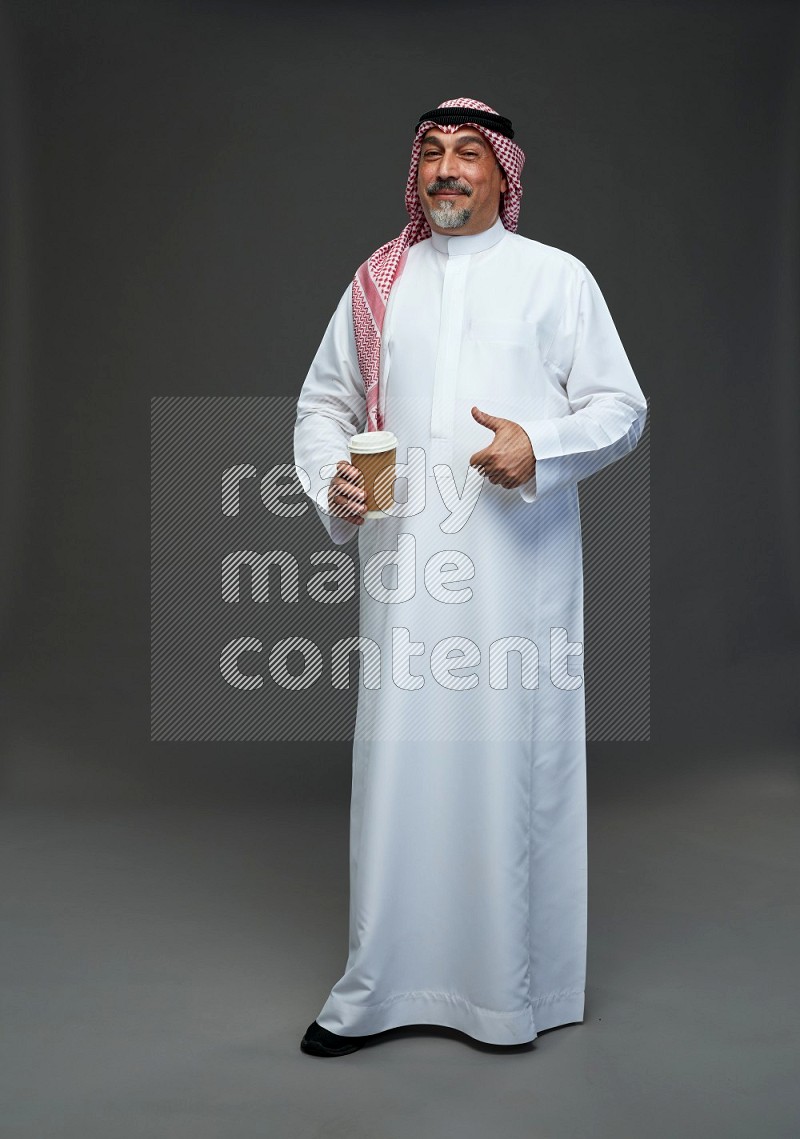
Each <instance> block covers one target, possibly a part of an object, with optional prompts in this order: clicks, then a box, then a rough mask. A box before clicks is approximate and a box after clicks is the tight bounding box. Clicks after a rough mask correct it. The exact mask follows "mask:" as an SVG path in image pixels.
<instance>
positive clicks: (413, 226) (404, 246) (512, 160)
mask: <svg viewBox="0 0 800 1139" xmlns="http://www.w3.org/2000/svg"><path fill="white" fill-rule="evenodd" d="M445 107H466V108H467V109H469V110H473V111H489V112H490V113H491V114H497V112H496V111H495V110H494V109H493V108H492V107H489V106H487V105H486V103H479V102H478V101H477V100H476V99H448V100H447V101H446V102H444V103H440V104H439V106H438V107H437V108H436V109H437V110H442V109H444V108H445ZM462 126H471V127H474V128H475V130H478V131H480V133H481V134H482V135H483V136H484V138H486V139H488V141H489V145H490V146H491V147H492V150H493V151H494V153H495V156H496V158H497V161H498V162H499V163H500V165H501V167H502V168H503V173H504V174H505V176H506V180H507V182H508V190H507V191H506V192H505V193H504V194H502V195H501V200H500V220H501V221H502V223H503V225H504V226H505V228H506V229H508V230H510V231H511V232H512V233H515V232H516V229H517V222H518V220H519V207H520V199H521V198H522V186H521V184H520V174H521V172H522V166H523V163H524V162H525V155H524V153H523V152H522V150H521V149H520V147H519V146H517V144H516V143H515V142H514V141H513V140H512V139H510V138H506V136H505V135H503V134H499V133H498V132H497V131H493V130H491V129H490V128H488V127H485V126H481V125H480V124H479V123H459V124H457V125H452V126H440V125H439V123H434V122H431V121H429V120H425V121H424V122H421V123H420V124H419V126H418V127H417V131H416V134H415V136H414V143H413V146H412V148H411V167H410V169H409V172H408V183H407V184H406V209H407V211H408V216H409V217H410V218H411V221H410V222H409V223H408V225H407V226H406V227H405V229H404V230H403V232H402V233H401V234H400V235H399V236H398V237H395V238H393V239H392V240H391V241H387V242H386V244H385V245H382V246H381V247H380V249H376V250H375V252H374V253H373V254H372V255H371V256H370V257H368V258H367V260H366V261H365V262H364V264H363V265H361V266H360V267H359V269H358V271H357V273H356V275H355V278H354V279H353V328H354V330H355V337H356V350H357V352H358V366H359V368H360V370H361V375H362V377H363V379H364V388H365V391H366V396H367V431H382V430H383V416H382V414H381V411H380V407H379V400H378V379H379V376H380V356H381V331H382V329H383V321H384V318H385V316H386V306H387V304H388V302H389V293H390V292H391V289H392V285H393V284H394V283H395V281H397V280H398V278H399V277H400V274H401V273H402V272H403V266H404V265H405V260H406V255H407V253H408V250H409V249H410V248H411V246H412V245H416V243H417V242H418V241H424V240H425V238H426V237H430V235H431V228H430V226H429V225H428V222H427V219H426V218H425V214H424V213H423V210H422V203H421V202H420V200H419V194H418V193H417V170H418V167H419V156H420V151H421V150H422V136H423V135H424V134H425V132H426V131H428V130H430V129H431V128H432V127H435V128H436V130H440V131H444V132H445V134H452V133H453V132H454V131H456V130H459V129H460V128H461V127H462Z"/></svg>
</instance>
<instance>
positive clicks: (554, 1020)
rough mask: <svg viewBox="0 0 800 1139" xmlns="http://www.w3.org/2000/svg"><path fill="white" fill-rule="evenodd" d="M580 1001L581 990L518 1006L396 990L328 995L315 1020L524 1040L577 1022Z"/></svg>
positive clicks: (340, 1027) (335, 1026)
mask: <svg viewBox="0 0 800 1139" xmlns="http://www.w3.org/2000/svg"><path fill="white" fill-rule="evenodd" d="M584 1006H585V991H584V990H580V991H575V992H560V993H552V994H550V995H548V996H544V997H540V998H538V999H537V1000H535V1001H534V1002H533V1003H532V1005H531V1006H530V1007H528V1008H527V1009H521V1010H520V1011H518V1012H498V1011H496V1010H494V1009H486V1008H481V1007H480V1006H479V1005H475V1004H473V1003H472V1002H471V1001H468V1000H467V999H466V998H465V997H461V996H459V995H458V994H456V993H435V992H429V991H425V992H416V993H399V994H397V995H395V996H393V997H390V998H389V999H388V1000H386V1001H383V1002H381V1003H380V1004H377V1005H356V1004H352V1003H350V1002H349V1001H343V1000H341V999H340V998H338V997H331V998H330V999H329V1000H328V1002H327V1003H326V1005H325V1008H324V1009H323V1011H322V1012H321V1013H320V1014H319V1016H318V1017H317V1024H319V1025H320V1026H321V1027H322V1028H327V1029H328V1031H329V1032H335V1033H337V1034H338V1035H339V1036H373V1035H375V1034H376V1033H378V1032H386V1031H387V1030H388V1029H390V1028H400V1027H401V1026H402V1025H407V1024H435V1025H439V1026H440V1027H443V1028H453V1029H456V1030H457V1031H458V1032H463V1033H465V1035H467V1036H471V1037H472V1038H473V1039H474V1040H480V1041H481V1042H482V1043H484V1044H527V1043H529V1042H530V1041H531V1040H535V1039H536V1036H537V1035H538V1033H540V1032H544V1031H545V1030H546V1029H548V1028H557V1027H559V1026H560V1025H563V1024H577V1023H580V1022H582V1021H583V1016H584ZM344 1026H346V1030H345V1027H344Z"/></svg>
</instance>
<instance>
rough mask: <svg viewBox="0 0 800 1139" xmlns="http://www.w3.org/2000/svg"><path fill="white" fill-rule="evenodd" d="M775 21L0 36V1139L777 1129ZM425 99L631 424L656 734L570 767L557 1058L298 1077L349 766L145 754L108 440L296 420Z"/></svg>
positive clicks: (782, 746) (783, 375) (140, 463)
mask: <svg viewBox="0 0 800 1139" xmlns="http://www.w3.org/2000/svg"><path fill="white" fill-rule="evenodd" d="M798 15H799V12H798V6H797V5H796V4H789V3H785V4H776V3H772V4H770V3H747V4H715V3H693V4H655V3H642V4H638V5H634V4H627V3H622V4H607V3H597V4H591V5H580V4H570V3H566V4H565V3H559V4H555V3H552V4H538V5H537V4H532V5H527V6H524V7H523V6H520V7H514V6H510V5H504V4H500V5H496V6H494V7H493V8H492V9H491V10H489V9H484V8H479V7H477V6H475V5H469V4H464V5H461V4H455V3H454V2H453V0H448V2H447V3H443V4H436V5H421V4H416V3H414V4H410V5H409V4H405V5H403V6H402V7H400V6H399V5H398V6H396V7H391V8H390V7H387V6H380V7H367V6H366V5H365V6H363V7H358V6H352V7H347V6H345V7H342V6H334V5H331V6H322V5H316V6H315V5H310V6H309V5H308V4H305V5H303V6H295V7H292V8H289V9H288V10H280V11H278V10H273V9H272V8H271V7H269V6H268V5H266V4H259V3H255V2H253V3H238V4H234V3H221V2H220V3H210V2H206V3H189V2H188V0H166V2H164V0H162V2H160V3H155V2H151V3H142V2H135V3H133V2H131V3H126V2H120V3H114V2H111V0H108V2H106V3H100V2H98V0H88V2H84V3H81V4H74V3H72V4H68V3H52V2H50V3H47V2H42V0H24V2H23V0H14V2H8V0H6V3H5V4H4V5H3V7H2V9H0V20H1V21H2V22H1V23H0V32H1V33H2V57H1V58H0V83H1V84H2V123H1V124H0V129H2V143H1V145H2V150H1V151H0V205H1V206H2V210H1V211H0V225H1V226H2V231H1V232H0V241H1V243H2V244H1V245H0V254H1V257H2V260H1V261H0V271H1V272H2V306H1V307H0V321H1V322H2V324H1V325H0V332H1V333H2V339H1V344H2V348H1V351H2V388H1V389H0V399H1V400H2V407H1V408H0V410H1V411H2V452H1V453H0V462H1V463H2V469H1V470H0V475H1V476H2V478H1V481H0V495H1V496H2V498H1V499H0V502H1V505H2V516H1V517H0V523H1V525H2V529H1V530H0V533H2V539H3V553H4V556H3V559H2V564H1V565H0V572H2V590H0V617H1V618H2V629H3V657H2V667H3V676H2V681H3V700H4V703H3V709H4V710H3V721H2V733H3V739H2V744H3V764H4V768H3V784H2V793H3V801H2V807H3V813H4V830H3V833H4V835H5V839H4V843H5V846H6V850H5V852H4V856H3V860H2V866H3V873H4V874H5V875H6V876H7V878H8V883H7V886H6V889H5V893H4V897H5V903H4V904H5V907H6V908H5V915H4V918H5V924H4V928H5V929H6V930H7V931H8V933H7V937H6V942H5V945H6V950H7V952H8V958H9V959H8V965H7V968H5V969H4V976H5V978H6V981H5V987H4V990H3V995H4V1000H5V1003H6V1015H5V1016H4V1023H5V1026H6V1035H7V1043H8V1048H9V1056H8V1057H7V1059H6V1061H5V1062H4V1065H3V1070H4V1073H5V1076H6V1077H7V1078H10V1079H12V1080H13V1081H14V1088H15V1094H14V1096H13V1097H11V1098H10V1105H11V1106H10V1108H9V1110H8V1113H7V1116H6V1126H7V1131H6V1133H7V1134H8V1135H11V1136H29V1135H30V1136H34V1135H35V1136H37V1139H38V1137H40V1136H42V1135H54V1134H59V1135H62V1134H63V1135H67V1134H69V1135H72V1134H76V1135H81V1136H83V1137H84V1139H85V1137H86V1136H89V1135H95V1134H97V1135H98V1136H99V1135H102V1136H103V1137H104V1139H109V1137H111V1136H117V1135H119V1136H125V1137H126V1139H127V1137H128V1136H139V1135H142V1136H145V1135H146V1136H151V1135H152V1136H156V1135H158V1136H160V1135H165V1136H166V1135H169V1136H182V1135H184V1134H185V1135H192V1136H193V1137H197V1136H205V1135H209V1136H211V1135H214V1136H216V1135H219V1134H225V1135H226V1136H229V1137H230V1136H239V1135H241V1136H250V1135H258V1134H263V1133H264V1131H265V1130H269V1131H270V1133H272V1134H279V1135H281V1136H282V1135H298V1136H299V1135H303V1136H308V1135H320V1136H340V1135H341V1136H344V1135H347V1136H353V1135H362V1134H363V1135H369V1136H376V1135H380V1136H395V1135H401V1134H403V1133H405V1130H406V1129H407V1128H411V1127H414V1128H416V1129H417V1130H420V1129H422V1131H423V1133H426V1134H429V1135H436V1136H439V1135H448V1136H449V1135H456V1134H458V1135H459V1136H463V1135H471V1134H476V1135H477V1134H485V1133H486V1132H487V1131H488V1130H489V1129H492V1130H494V1131H497V1132H498V1133H502V1134H504V1135H516V1134H519V1135H523V1134H524V1135H543V1136H545V1135H546V1136H551V1135H552V1136H557V1137H558V1139H566V1137H568V1136H572V1135H575V1136H578V1135H585V1134H587V1133H588V1129H589V1128H590V1127H591V1128H592V1130H593V1133H594V1134H596V1135H602V1136H605V1135H618V1134H621V1133H628V1134H636V1133H640V1132H641V1131H642V1130H644V1128H645V1127H646V1128H647V1131H648V1134H650V1135H652V1136H661V1135H663V1136H665V1137H667V1136H670V1137H672V1136H674V1135H675V1134H677V1133H679V1132H680V1133H687V1134H697V1135H703V1136H717V1135H719V1136H725V1137H731V1136H739V1135H741V1136H743V1137H744V1136H748V1137H751V1136H752V1135H753V1134H755V1133H759V1134H765V1135H770V1136H784V1135H785V1136H787V1137H788V1136H789V1135H795V1134H796V1133H797V1125H796V1118H797V1108H796V1100H793V1098H792V1093H791V1092H789V1090H788V1087H789V1084H788V1080H789V1076H790V1074H791V1072H792V1070H793V1067H794V1064H795V1062H796V1042H797V1033H796V1026H797V1010H796V1008H795V1007H793V1004H794V1003H796V1002H795V1001H794V993H795V992H796V980H795V975H794V968H793V964H792V962H793V961H794V958H795V955H796V929H797V926H796V905H795V903H794V867H795V866H796V860H797V850H796V846H797V841H796V834H797V828H796V822H795V821H794V820H795V818H796V806H797V800H798V778H797V768H796V756H797V742H798V730H797V729H798V723H797V702H796V686H797V680H796V678H797V675H798V664H800V661H799V660H798V657H799V656H800V653H799V652H798V626H799V625H800V611H799V608H798V595H797V582H798V570H799V569H800V532H799V530H798V525H799V520H800V509H798V507H799V505H800V504H799V503H798V488H799V487H800V446H799V445H798V432H799V431H800V415H799V414H798V411H799V410H800V409H799V408H798V402H799V397H798V382H797V358H798V347H800V345H798V322H797V312H798V299H799V295H798V294H799V293H800V289H799V288H798V262H797V246H798V216H797V202H798V200H799V199H800V165H799V164H798V150H799V149H800V79H799V77H798V65H797V61H798V57H799V56H800V52H799V51H798V48H800V23H799V22H798ZM456 95H469V96H472V97H475V98H479V99H482V100H484V101H486V102H488V103H490V104H491V105H493V106H495V107H496V108H497V109H498V110H499V111H500V112H501V113H503V114H506V115H508V116H509V117H511V118H512V120H513V122H514V124H515V127H516V128H517V132H518V133H517V138H518V141H519V142H520V144H521V145H522V147H523V149H524V150H525V152H526V155H527V163H526V167H525V170H524V173H523V185H524V188H525V197H524V200H523V206H522V213H521V221H520V232H521V233H522V234H523V235H525V236H529V237H535V238H537V239H538V240H541V241H544V242H546V243H549V244H553V245H556V246H559V247H561V248H565V249H567V250H569V251H570V252H571V253H574V254H575V255H576V256H578V257H579V258H580V259H581V260H582V261H584V262H585V263H586V264H587V265H588V266H589V268H590V269H591V270H592V272H593V273H594V275H595V276H596V277H597V279H598V281H599V283H600V286H601V288H602V290H603V292H604V294H605V296H606V299H607V301H608V303H609V306H610V308H611V312H612V314H613V316H614V319H615V321H616V323H617V327H618V328H619V331H620V334H621V336H622V339H623V342H624V344H625V346H626V349H627V351H628V354H629V356H630V359H631V362H632V364H633V366H634V369H635V371H636V373H637V376H638V377H639V380H640V383H641V385H642V388H643V390H644V392H645V394H646V395H647V397H648V399H649V400H650V404H651V423H652V466H651V488H652V551H651V552H652V725H651V726H652V741H651V742H650V743H649V744H632V743H629V744H603V745H600V744H596V745H592V746H591V747H590V764H589V781H590V816H591V822H590V827H591V833H590V860H591V862H590V864H591V875H590V882H591V895H590V958H589V986H590V987H589V993H588V997H587V1020H586V1022H585V1024H584V1025H583V1026H582V1027H580V1028H577V1027H576V1028H566V1029H563V1030H557V1031H554V1032H552V1033H549V1034H545V1035H543V1036H542V1037H540V1038H539V1040H538V1041H537V1042H536V1046H535V1048H534V1049H533V1052H534V1054H525V1053H516V1054H514V1055H513V1056H512V1055H508V1054H497V1053H496V1052H494V1051H491V1050H486V1049H481V1048H480V1047H479V1046H475V1045H470V1044H467V1043H465V1038H463V1037H460V1036H458V1035H457V1034H453V1033H451V1034H448V1033H447V1032H446V1031H445V1030H437V1029H427V1030H426V1029H401V1030H396V1031H395V1032H394V1033H392V1034H389V1035H390V1036H391V1037H392V1042H388V1041H387V1042H385V1043H383V1044H381V1045H380V1046H374V1047H371V1048H369V1049H364V1050H363V1051H362V1052H360V1053H357V1054H356V1055H355V1056H351V1057H348V1058H345V1059H342V1060H339V1061H330V1062H328V1066H325V1065H326V1062H325V1061H317V1062H315V1061H314V1060H313V1059H311V1058H309V1057H305V1056H302V1055H301V1054H300V1053H299V1052H298V1051H297V1040H298V1039H299V1036H300V1034H301V1033H302V1030H303V1029H304V1028H305V1026H306V1024H307V1023H308V1022H309V1021H310V1020H311V1019H312V1018H313V1017H314V1015H316V1012H317V1011H318V1010H319V1008H320V1007H321V1004H322V1002H323V1001H324V999H325V997H326V996H327V993H328V991H329V989H330V986H331V984H332V983H333V982H334V981H335V980H336V979H337V977H338V976H339V974H340V972H341V968H342V966H343V964H344V957H345V948H346V946H345V939H346V904H347V881H346V872H347V817H346V816H347V799H348V795H349V775H348V762H349V749H348V746H347V744H345V743H335V744H331V745H330V747H327V748H322V747H321V746H320V745H319V744H308V743H305V744H301V743H281V744H280V745H275V744H245V743H238V744H227V745H225V744H211V743H209V744H206V745H203V744H199V743H191V744H183V745H181V744H167V743H163V744H156V743H150V742H149V707H148V705H149V688H148V667H149V639H148V638H149V627H148V620H149V498H148V489H149V455H148V416H149V401H150V397H151V396H152V395H220V394H225V395H232V394H238V395H261V394H269V395H283V396H290V395H296V394H297V392H298V391H299V387H300V384H301V383H302V379H303V377H304V375H305V371H306V369H307V367H308V364H309V362H310V359H311V357H312V355H313V352H314V351H315V349H316V346H317V344H318V342H319V339H320V337H321V335H322V332H323V330H324V328H325V325H326V323H327V321H328V319H329V317H330V314H331V312H332V311H333V307H334V305H335V303H336V301H337V299H338V297H339V296H340V295H341V292H342V290H343V289H344V287H345V285H346V284H347V282H348V280H349V279H350V277H351V275H352V273H353V271H354V269H355V267H356V266H357V264H358V263H359V262H360V261H362V260H363V259H364V258H365V257H366V256H367V255H368V254H369V253H370V252H372V250H373V249H374V248H376V247H377V246H378V245H380V244H382V243H383V242H384V241H385V240H387V239H388V238H389V237H391V236H393V235H395V234H396V233H398V232H399V231H400V229H401V228H402V226H403V224H404V223H405V213H404V206H403V190H404V185H405V180H406V176H407V170H408V160H409V150H410V142H411V137H412V131H413V126H414V123H415V121H416V119H417V117H418V115H419V114H420V113H421V112H422V111H423V110H427V109H428V108H429V107H430V106H433V105H435V104H436V103H438V102H440V101H441V100H442V99H445V98H450V97H453V96H456ZM330 1065H333V1066H334V1067H333V1068H332V1067H331V1066H330ZM478 1080H480V1081H481V1085H482V1090H481V1093H480V1094H478V1092H477V1090H476V1087H477V1081H478ZM409 1087H413V1088H415V1090H416V1094H415V1095H414V1096H413V1097H409V1093H408V1089H409Z"/></svg>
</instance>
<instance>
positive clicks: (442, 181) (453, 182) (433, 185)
mask: <svg viewBox="0 0 800 1139" xmlns="http://www.w3.org/2000/svg"><path fill="white" fill-rule="evenodd" d="M425 190H426V192H427V193H428V194H438V193H439V192H440V191H442V190H457V191H458V192H459V193H460V194H466V195H467V196H468V197H469V196H471V194H472V190H471V188H470V187H469V186H467V185H466V184H465V183H464V182H459V181H458V179H457V178H438V179H437V180H436V181H435V182H429V183H428V185H427V186H426V187H425Z"/></svg>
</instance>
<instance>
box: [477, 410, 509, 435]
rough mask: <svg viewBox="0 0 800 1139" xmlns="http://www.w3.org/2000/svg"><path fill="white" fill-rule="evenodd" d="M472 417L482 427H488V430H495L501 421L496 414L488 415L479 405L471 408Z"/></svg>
mask: <svg viewBox="0 0 800 1139" xmlns="http://www.w3.org/2000/svg"><path fill="white" fill-rule="evenodd" d="M472 418H473V419H475V420H477V422H478V423H480V424H482V425H483V426H484V427H488V428H489V430H490V431H496V430H497V428H498V427H499V426H500V424H501V422H502V420H500V419H498V418H497V416H496V415H489V413H488V412H486V411H481V409H480V408H479V407H473V408H472Z"/></svg>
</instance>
